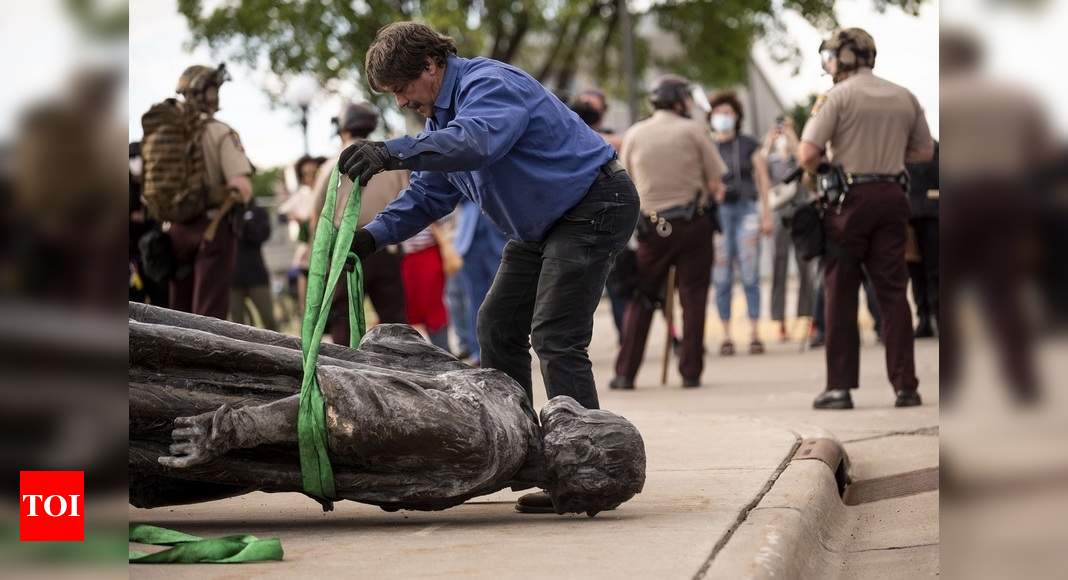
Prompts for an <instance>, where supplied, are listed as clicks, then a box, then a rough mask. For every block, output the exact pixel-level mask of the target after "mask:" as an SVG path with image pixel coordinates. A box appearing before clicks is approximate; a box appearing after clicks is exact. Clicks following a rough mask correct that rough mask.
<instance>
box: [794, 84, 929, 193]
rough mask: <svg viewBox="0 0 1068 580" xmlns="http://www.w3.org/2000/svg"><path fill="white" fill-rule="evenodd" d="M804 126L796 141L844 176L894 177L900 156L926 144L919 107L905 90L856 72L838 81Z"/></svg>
mask: <svg viewBox="0 0 1068 580" xmlns="http://www.w3.org/2000/svg"><path fill="white" fill-rule="evenodd" d="M826 97H827V98H826V99H824V100H822V103H821V104H820V105H819V106H818V107H817V109H816V110H815V111H814V112H813V114H812V117H811V118H810V119H809V120H808V123H806V124H805V130H804V133H802V135H801V140H802V141H806V142H808V143H811V144H812V145H815V146H817V147H819V148H820V149H827V147H828V144H829V145H830V149H829V151H828V157H829V158H830V159H831V160H832V161H833V162H834V163H838V164H840V165H841V166H842V168H843V169H845V170H846V171H847V172H849V173H882V174H896V173H900V172H902V171H904V170H905V155H906V153H908V152H911V151H917V150H921V149H923V148H925V147H927V146H928V145H930V144H931V130H930V128H928V126H927V119H926V118H925V117H924V114H923V108H922V107H920V103H919V102H918V101H917V100H916V97H915V96H914V95H913V94H912V93H911V92H910V91H909V90H908V89H906V88H904V87H902V86H899V85H896V84H894V83H892V82H890V81H887V80H885V79H881V78H879V77H877V76H875V75H874V74H872V72H871V69H861V70H860V71H858V72H857V73H856V74H854V75H853V76H851V77H849V78H848V79H846V80H844V81H842V82H840V83H838V84H837V85H835V86H834V88H832V89H831V90H830V91H829V92H828V93H827V96H826Z"/></svg>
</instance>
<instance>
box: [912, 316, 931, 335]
mask: <svg viewBox="0 0 1068 580" xmlns="http://www.w3.org/2000/svg"><path fill="white" fill-rule="evenodd" d="M914 336H915V337H916V338H931V337H933V336H934V328H932V327H931V319H930V317H926V316H925V317H923V318H921V319H920V323H919V324H917V325H916V333H915V335H914Z"/></svg>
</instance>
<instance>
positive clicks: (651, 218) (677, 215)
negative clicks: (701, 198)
mask: <svg viewBox="0 0 1068 580" xmlns="http://www.w3.org/2000/svg"><path fill="white" fill-rule="evenodd" d="M703 215H705V208H704V207H703V206H699V205H698V204H696V203H689V204H686V205H677V206H675V207H669V208H667V209H665V210H663V211H654V212H652V213H647V214H642V220H647V221H648V222H649V223H650V224H652V225H654V226H656V233H657V235H658V236H660V237H662V238H666V237H668V236H670V235H671V230H672V227H671V222H673V221H680V220H681V221H687V222H689V221H693V220H694V219H695V218H697V217H698V216H703Z"/></svg>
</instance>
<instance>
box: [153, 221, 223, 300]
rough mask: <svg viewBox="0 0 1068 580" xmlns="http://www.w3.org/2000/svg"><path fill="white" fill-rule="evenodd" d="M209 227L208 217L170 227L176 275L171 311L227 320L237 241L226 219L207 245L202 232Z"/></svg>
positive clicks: (172, 282) (172, 289)
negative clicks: (176, 269) (176, 268)
mask: <svg viewBox="0 0 1068 580" xmlns="http://www.w3.org/2000/svg"><path fill="white" fill-rule="evenodd" d="M209 223H210V220H209V219H208V218H207V217H200V218H198V219H196V220H194V221H192V222H189V223H185V224H171V229H170V232H169V235H170V237H171V245H172V246H173V248H174V257H175V262H176V264H177V267H178V272H177V274H176V275H175V277H174V278H173V279H172V280H171V288H170V289H171V302H170V307H171V308H172V309H174V310H181V311H182V312H191V313H193V314H200V315H202V316H213V317H215V318H221V319H223V320H226V314H227V312H229V310H230V285H231V282H232V281H233V277H234V262H235V261H236V259H237V238H235V237H234V232H233V230H232V229H231V227H230V222H229V219H228V218H223V220H222V221H221V222H220V223H219V227H218V228H217V229H216V230H215V239H213V240H212V241H211V242H208V241H207V240H205V239H204V230H206V229H207V228H208V224H209Z"/></svg>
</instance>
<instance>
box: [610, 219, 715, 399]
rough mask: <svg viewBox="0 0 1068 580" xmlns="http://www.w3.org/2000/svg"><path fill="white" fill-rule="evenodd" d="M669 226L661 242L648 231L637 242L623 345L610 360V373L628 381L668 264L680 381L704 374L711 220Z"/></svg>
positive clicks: (641, 352) (635, 369)
mask: <svg viewBox="0 0 1068 580" xmlns="http://www.w3.org/2000/svg"><path fill="white" fill-rule="evenodd" d="M671 225H672V231H671V235H670V236H668V237H666V238H662V237H660V236H659V235H657V234H656V233H655V232H652V231H650V232H647V233H644V234H641V235H640V236H639V238H638V295H637V297H635V299H634V300H631V302H630V304H629V305H628V306H627V315H626V318H625V322H624V325H623V346H622V347H621V348H620V349H619V357H618V358H617V359H616V375H617V376H620V377H625V378H627V379H630V380H631V381H633V380H634V377H635V376H636V375H637V374H638V368H639V367H640V366H641V364H642V358H643V356H644V355H645V343H646V340H647V339H648V337H649V325H650V323H651V322H652V319H653V312H654V311H655V310H656V306H657V302H659V301H660V297H661V296H665V285H666V284H667V277H668V270H669V269H670V268H671V266H675V278H676V280H677V281H678V292H679V303H680V304H681V306H682V352H681V354H680V356H679V373H680V374H681V375H682V376H683V378H685V379H699V378H701V371H702V370H704V351H705V313H706V311H707V307H708V286H709V284H710V281H711V277H712V263H713V261H714V256H715V250H714V247H713V243H712V233H713V232H712V229H713V228H712V222H711V221H710V220H708V219H707V218H705V217H704V216H701V217H698V218H697V219H694V220H693V221H689V222H687V221H683V220H678V221H673V222H672V223H671Z"/></svg>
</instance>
